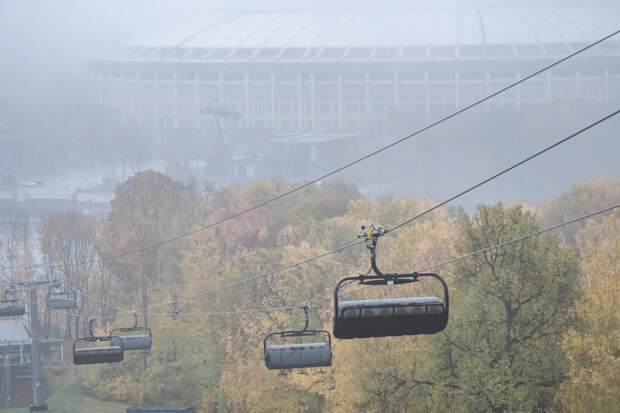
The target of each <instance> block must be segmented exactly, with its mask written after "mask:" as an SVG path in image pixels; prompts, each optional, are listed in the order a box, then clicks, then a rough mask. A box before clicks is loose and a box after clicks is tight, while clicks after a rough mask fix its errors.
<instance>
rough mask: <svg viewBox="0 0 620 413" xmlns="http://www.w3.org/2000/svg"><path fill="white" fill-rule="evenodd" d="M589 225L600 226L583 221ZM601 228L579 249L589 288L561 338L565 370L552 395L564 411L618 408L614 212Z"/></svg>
mask: <svg viewBox="0 0 620 413" xmlns="http://www.w3.org/2000/svg"><path fill="white" fill-rule="evenodd" d="M593 224H594V225H595V226H596V228H597V229H599V228H600V225H596V223H594V222H590V223H589V224H588V225H589V226H590V225H593ZM585 230H586V231H587V230H588V227H586V229H585ZM601 232H602V234H603V235H605V237H604V238H603V239H598V240H597V242H594V243H589V245H587V246H586V247H585V255H586V257H585V260H584V263H583V265H582V273H583V277H584V278H585V279H586V280H588V281H587V285H588V286H589V289H588V290H587V291H586V293H585V295H584V296H583V297H582V298H581V299H580V300H579V301H578V302H577V303H576V305H575V308H574V309H573V311H572V314H573V316H574V317H575V321H576V323H575V326H574V327H573V328H571V330H570V331H568V333H567V334H566V335H565V336H564V339H563V340H562V349H563V350H564V351H565V352H566V358H567V359H568V362H569V371H568V379H567V380H566V381H565V382H564V383H563V384H562V386H561V387H560V391H559V392H558V395H557V397H556V399H557V401H558V402H559V403H560V404H561V405H562V407H563V409H564V410H565V411H567V412H575V413H577V412H583V413H586V412H604V411H612V410H614V409H616V408H617V407H618V406H620V391H619V390H618V385H619V384H620V357H619V355H620V315H619V313H618V305H619V303H618V298H619V297H620V216H619V215H618V214H616V215H612V216H610V217H608V218H607V219H606V220H605V221H604V228H603V231H601ZM614 406H616V407H614Z"/></svg>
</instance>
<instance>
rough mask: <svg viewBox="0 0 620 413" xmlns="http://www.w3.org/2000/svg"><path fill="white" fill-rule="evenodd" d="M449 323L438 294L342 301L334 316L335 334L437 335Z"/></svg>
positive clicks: (371, 335)
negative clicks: (435, 295) (436, 295)
mask: <svg viewBox="0 0 620 413" xmlns="http://www.w3.org/2000/svg"><path fill="white" fill-rule="evenodd" d="M447 324H448V312H447V310H446V307H445V305H444V303H443V302H442V301H441V300H440V299H439V298H437V297H414V298H396V299H379V300H359V301H341V302H339V303H338V307H337V312H336V315H335V316H334V337H336V338H340V339H346V338H367V337H386V336H402V335H415V334H433V333H437V332H439V331H442V330H443V329H444V328H446V325H447Z"/></svg>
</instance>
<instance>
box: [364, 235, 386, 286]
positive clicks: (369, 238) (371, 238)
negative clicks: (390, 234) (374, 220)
mask: <svg viewBox="0 0 620 413" xmlns="http://www.w3.org/2000/svg"><path fill="white" fill-rule="evenodd" d="M385 234H387V230H386V229H385V228H383V227H382V226H378V227H376V226H375V225H374V224H370V227H366V226H365V225H362V232H361V233H360V234H358V236H357V237H358V238H362V239H363V240H364V241H365V242H366V248H368V252H369V253H370V267H371V268H372V270H373V271H374V272H375V274H376V275H380V276H385V275H384V274H383V273H382V272H381V271H380V270H379V268H377V261H376V259H377V241H378V240H379V237H382V236H383V235H385ZM388 282H389V281H388Z"/></svg>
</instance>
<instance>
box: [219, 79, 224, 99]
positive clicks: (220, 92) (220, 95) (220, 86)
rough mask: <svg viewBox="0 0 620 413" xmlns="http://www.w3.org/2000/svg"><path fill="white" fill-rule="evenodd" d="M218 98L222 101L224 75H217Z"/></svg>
mask: <svg viewBox="0 0 620 413" xmlns="http://www.w3.org/2000/svg"><path fill="white" fill-rule="evenodd" d="M218 94H219V96H218V100H219V101H220V102H222V103H223V102H224V76H223V75H219V76H218Z"/></svg>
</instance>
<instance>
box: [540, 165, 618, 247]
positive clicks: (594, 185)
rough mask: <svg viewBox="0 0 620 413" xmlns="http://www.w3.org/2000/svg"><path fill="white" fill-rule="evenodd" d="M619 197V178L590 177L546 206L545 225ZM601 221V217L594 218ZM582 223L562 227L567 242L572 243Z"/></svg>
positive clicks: (608, 203)
mask: <svg viewBox="0 0 620 413" xmlns="http://www.w3.org/2000/svg"><path fill="white" fill-rule="evenodd" d="M618 199H620V179H618V178H616V177H611V176H609V177H598V178H591V179H589V180H587V181H586V182H584V183H583V184H577V185H574V186H573V187H572V189H571V190H570V192H567V193H565V194H563V195H561V196H560V197H559V198H558V199H556V200H555V201H553V202H552V203H551V204H550V205H549V206H547V207H546V208H545V209H544V211H543V214H542V221H543V223H544V224H545V225H553V224H558V223H560V222H564V221H568V220H570V219H573V218H576V217H579V216H581V215H586V214H588V213H590V212H594V211H596V210H597V209H602V208H606V207H609V206H610V205H613V204H614V203H617V201H618ZM596 220H597V221H599V222H600V221H602V218H596ZM583 227H584V224H577V225H571V226H568V227H565V228H564V229H562V233H563V234H564V236H565V238H566V240H567V242H569V243H574V242H575V236H576V234H577V232H578V230H579V229H581V228H583Z"/></svg>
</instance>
